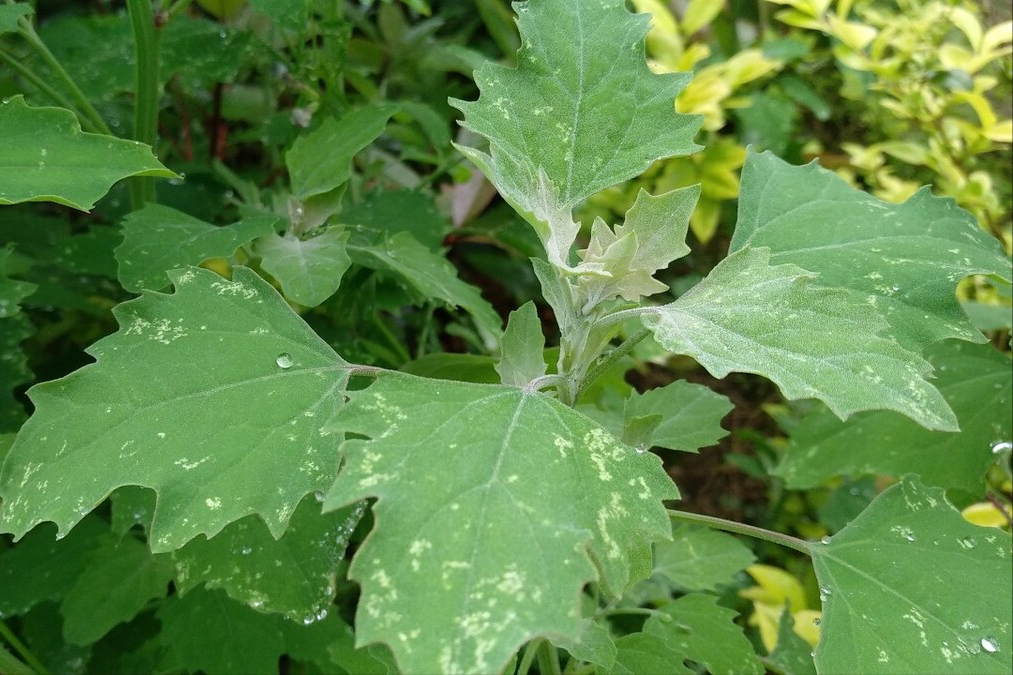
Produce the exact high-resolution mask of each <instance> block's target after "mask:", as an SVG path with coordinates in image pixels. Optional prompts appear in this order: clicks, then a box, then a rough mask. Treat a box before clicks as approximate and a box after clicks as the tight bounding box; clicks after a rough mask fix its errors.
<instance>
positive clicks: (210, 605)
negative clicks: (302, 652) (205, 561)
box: [156, 588, 285, 675]
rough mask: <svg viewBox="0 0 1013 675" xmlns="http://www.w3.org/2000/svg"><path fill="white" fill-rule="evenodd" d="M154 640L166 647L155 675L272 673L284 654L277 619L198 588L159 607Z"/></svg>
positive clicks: (219, 592) (266, 674)
mask: <svg viewBox="0 0 1013 675" xmlns="http://www.w3.org/2000/svg"><path fill="white" fill-rule="evenodd" d="M158 619H159V621H161V623H162V633H161V635H160V636H159V642H160V643H161V644H162V645H165V647H167V653H166V654H165V655H164V656H163V660H162V664H161V667H160V668H158V669H157V671H156V672H169V671H176V670H179V669H183V670H185V671H188V672H198V671H202V672H204V673H207V675H260V674H263V675H274V673H277V672H278V658H279V657H280V656H281V655H282V654H283V653H284V652H285V637H284V634H283V632H282V628H283V624H282V621H284V619H282V618H281V617H279V616H276V615H271V614H261V613H260V612H257V611H255V610H252V609H250V608H249V607H247V606H245V605H242V604H240V603H238V602H236V601H234V600H230V599H229V598H228V597H226V596H225V594H224V593H222V592H221V591H208V590H205V589H203V588H198V589H195V590H194V591H192V592H191V593H187V594H186V596H184V597H182V598H180V597H179V596H176V595H174V596H171V597H170V598H169V599H168V600H166V601H165V602H163V603H162V604H161V606H159V608H158Z"/></svg>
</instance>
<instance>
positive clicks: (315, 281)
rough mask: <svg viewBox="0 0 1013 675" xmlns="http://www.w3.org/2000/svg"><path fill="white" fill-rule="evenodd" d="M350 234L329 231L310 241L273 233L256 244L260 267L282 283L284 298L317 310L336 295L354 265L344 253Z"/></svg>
mask: <svg viewBox="0 0 1013 675" xmlns="http://www.w3.org/2000/svg"><path fill="white" fill-rule="evenodd" d="M347 241H348V233H347V232H344V231H343V230H342V229H341V228H333V227H331V228H327V229H326V230H324V231H323V232H322V233H321V234H319V235H317V236H315V237H311V238H309V239H299V238H298V237H294V236H291V235H286V236H284V237H279V236H278V235H276V234H274V233H272V234H270V235H268V236H266V237H262V238H260V239H258V240H257V241H256V244H255V249H254V250H255V251H256V253H257V255H259V256H260V257H261V258H262V260H261V267H263V268H264V270H265V271H266V272H268V273H269V274H270V275H271V276H273V277H274V278H275V279H277V280H278V283H279V284H281V290H282V292H283V293H285V297H287V298H289V299H290V300H294V301H295V302H298V303H299V304H300V305H304V306H306V307H316V306H317V305H319V304H320V303H321V302H323V301H324V300H326V299H327V298H329V297H331V296H332V295H334V293H335V291H337V290H338V286H340V285H341V277H342V275H344V273H345V271H346V270H347V269H348V267H349V266H350V265H351V264H352V261H351V259H349V257H348V254H347V253H346V252H345V243H346V242H347Z"/></svg>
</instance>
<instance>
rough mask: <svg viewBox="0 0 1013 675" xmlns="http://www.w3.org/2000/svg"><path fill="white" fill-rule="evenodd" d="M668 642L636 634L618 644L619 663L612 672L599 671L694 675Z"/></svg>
mask: <svg viewBox="0 0 1013 675" xmlns="http://www.w3.org/2000/svg"><path fill="white" fill-rule="evenodd" d="M684 658H686V657H685V656H684V655H683V654H680V653H679V652H677V651H674V650H673V649H672V648H671V647H670V646H669V645H668V642H667V640H666V639H665V638H663V637H660V636H658V635H654V634H652V633H632V634H630V635H624V636H622V637H621V638H619V639H618V640H616V660H615V663H614V664H613V665H612V667H611V668H599V669H598V671H597V672H599V673H602V674H603V675H604V674H607V675H694V671H693V670H691V669H689V668H687V667H686V665H685V664H684V663H683V662H682V661H683V659H684Z"/></svg>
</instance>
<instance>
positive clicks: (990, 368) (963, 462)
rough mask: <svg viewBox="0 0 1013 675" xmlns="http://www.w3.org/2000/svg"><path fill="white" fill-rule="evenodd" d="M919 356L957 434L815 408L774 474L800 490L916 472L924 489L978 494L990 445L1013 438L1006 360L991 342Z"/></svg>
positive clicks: (1012, 383) (937, 348)
mask: <svg viewBox="0 0 1013 675" xmlns="http://www.w3.org/2000/svg"><path fill="white" fill-rule="evenodd" d="M925 357H926V358H927V359H928V360H929V362H930V363H931V364H932V365H934V366H935V368H936V373H937V378H936V380H935V386H936V387H937V388H938V389H939V391H940V392H941V393H942V395H943V398H945V399H946V402H947V403H948V404H949V405H950V407H951V408H953V410H954V412H955V413H956V415H957V421H958V422H959V423H960V432H959V433H947V432H942V431H930V430H928V429H924V428H922V427H920V426H918V425H917V424H915V423H914V422H912V421H911V420H910V419H908V418H906V417H903V416H901V415H897V414H895V413H892V412H888V411H874V412H863V413H859V414H857V415H855V417H854V418H852V419H850V420H848V422H847V423H844V422H841V421H840V420H839V419H837V418H836V417H835V416H833V415H832V414H830V413H829V412H828V411H821V410H816V411H813V412H811V413H809V414H807V415H806V416H805V417H804V418H803V419H802V422H801V423H800V424H799V425H798V426H797V427H795V428H794V429H792V430H791V443H790V445H789V446H788V449H787V452H786V453H785V454H784V455H783V456H782V459H781V462H780V463H779V464H778V466H777V468H776V469H775V470H774V474H775V475H777V476H780V477H781V478H783V479H784V481H785V483H786V484H787V486H788V487H790V488H793V489H799V488H809V487H814V486H816V485H818V484H820V483H822V482H823V481H824V480H826V479H828V478H830V477H832V476H838V475H851V476H857V475H862V474H874V475H888V476H901V475H903V474H905V473H907V472H917V473H918V474H919V476H920V477H921V479H922V481H924V482H925V483H926V484H928V485H936V486H939V487H944V488H961V489H963V490H967V491H968V492H971V493H973V494H981V492H982V490H983V489H984V485H983V481H984V477H985V472H986V471H987V469H988V467H989V465H991V464H992V463H993V461H994V460H995V457H994V455H993V453H992V446H994V445H995V444H996V443H997V442H998V441H1001V440H1008V439H1009V438H1011V437H1013V420H1011V419H1010V414H1009V411H1010V406H1011V403H1013V377H1011V374H1010V360H1009V357H1008V356H1006V355H1004V354H1002V353H1000V352H998V351H996V350H995V349H993V348H992V346H991V345H969V344H966V343H963V342H959V341H956V340H947V341H945V342H941V343H939V344H937V345H932V346H931V347H929V348H928V349H927V350H926V352H925Z"/></svg>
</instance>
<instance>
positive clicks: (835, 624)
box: [810, 477, 1013, 673]
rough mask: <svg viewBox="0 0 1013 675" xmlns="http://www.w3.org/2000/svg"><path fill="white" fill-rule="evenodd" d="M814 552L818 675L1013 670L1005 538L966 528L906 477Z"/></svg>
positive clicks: (940, 498) (937, 492) (942, 501)
mask: <svg viewBox="0 0 1013 675" xmlns="http://www.w3.org/2000/svg"><path fill="white" fill-rule="evenodd" d="M824 542H826V543H815V544H812V545H811V547H810V553H811V555H812V558H813V564H814V565H815V568H816V577H817V579H818V580H819V584H820V594H821V596H822V597H823V617H822V625H821V631H820V632H821V637H820V641H819V644H818V645H817V646H816V667H817V669H818V670H819V672H833V673H928V672H935V671H938V670H939V668H940V665H941V664H944V663H945V668H947V669H948V670H951V671H952V672H961V673H1001V672H1008V671H1010V669H1011V668H1013V659H1011V655H1013V634H1011V629H1010V626H1011V621H1010V607H1011V606H1013V575H1011V574H1010V572H1011V569H1010V564H1011V561H1013V549H1011V546H1010V535H1009V533H1007V532H1003V531H1002V530H999V529H996V528H981V527H977V526H975V525H971V524H970V523H968V522H967V521H966V520H964V519H963V517H961V515H960V512H958V511H957V510H956V509H954V508H953V507H952V506H951V505H950V503H949V502H948V501H947V499H946V496H945V494H944V493H943V490H942V489H940V488H933V487H925V486H924V485H922V483H921V481H920V480H918V479H917V478H916V477H905V478H904V479H903V480H902V481H901V482H900V483H898V484H896V485H893V486H891V487H890V488H889V489H887V490H885V491H884V492H883V493H882V494H881V495H879V497H877V498H876V500H875V501H873V503H872V504H871V505H870V506H869V508H868V509H867V510H866V511H864V512H863V513H862V514H861V515H860V516H859V517H858V518H856V519H855V520H854V521H852V522H851V524H849V525H848V526H847V527H845V528H844V529H843V530H841V531H840V532H839V533H837V534H836V535H834V536H833V537H831V538H826V539H824Z"/></svg>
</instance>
